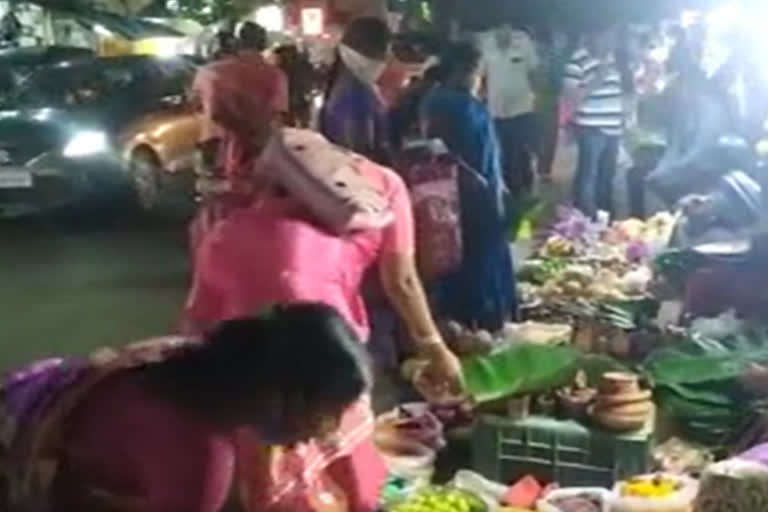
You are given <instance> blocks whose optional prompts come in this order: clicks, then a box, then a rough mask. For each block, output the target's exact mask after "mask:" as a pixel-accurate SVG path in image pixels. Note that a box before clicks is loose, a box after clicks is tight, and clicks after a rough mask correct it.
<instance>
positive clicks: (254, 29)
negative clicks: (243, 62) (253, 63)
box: [237, 21, 267, 51]
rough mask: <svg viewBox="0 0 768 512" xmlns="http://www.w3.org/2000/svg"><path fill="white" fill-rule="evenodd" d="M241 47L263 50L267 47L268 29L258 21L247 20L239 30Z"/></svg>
mask: <svg viewBox="0 0 768 512" xmlns="http://www.w3.org/2000/svg"><path fill="white" fill-rule="evenodd" d="M237 39H238V40H239V42H240V47H241V48H247V49H253V50H259V51H262V50H264V49H265V48H266V47H267V31H266V29H265V28H264V27H262V26H261V25H259V24H258V23H254V22H252V21H246V22H244V23H243V24H242V25H240V29H239V30H238V31H237Z"/></svg>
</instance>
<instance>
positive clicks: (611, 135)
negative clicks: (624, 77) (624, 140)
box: [564, 29, 624, 216]
mask: <svg viewBox="0 0 768 512" xmlns="http://www.w3.org/2000/svg"><path fill="white" fill-rule="evenodd" d="M615 48H616V33H615V30H614V29H607V30H604V31H603V32H601V33H600V34H598V35H596V36H595V37H594V38H593V39H592V40H591V42H590V44H588V45H587V46H586V47H584V48H581V49H579V50H577V51H576V53H574V54H573V56H572V57H571V60H570V62H569V63H568V64H567V66H566V69H565V83H564V87H565V94H566V98H567V100H568V101H570V103H571V106H572V108H573V124H574V125H575V128H576V137H577V141H578V146H579V158H578V165H577V169H576V176H575V177H574V184H573V196H574V205H575V206H576V207H577V208H579V209H580V210H582V211H583V212H584V213H586V214H588V215H593V216H594V215H595V213H596V212H597V211H598V210H605V211H608V212H611V211H612V210H613V204H612V190H613V179H614V176H615V174H616V166H617V162H618V156H619V141H620V138H621V135H622V131H623V126H624V107H623V99H622V94H623V91H622V81H621V74H620V72H619V69H618V67H617V63H616V59H615V57H614V52H615Z"/></svg>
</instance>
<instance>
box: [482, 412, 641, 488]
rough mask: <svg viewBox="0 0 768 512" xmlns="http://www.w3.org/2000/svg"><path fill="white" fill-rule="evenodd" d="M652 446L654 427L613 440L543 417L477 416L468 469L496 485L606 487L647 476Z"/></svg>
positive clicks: (612, 436)
mask: <svg viewBox="0 0 768 512" xmlns="http://www.w3.org/2000/svg"><path fill="white" fill-rule="evenodd" d="M652 443H653V422H649V424H648V425H647V426H646V428H644V429H642V430H640V431H637V432H633V433H630V434H625V435H617V434H614V433H609V432H605V431H601V430H598V429H594V428H587V427H586V426H584V425H582V424H580V423H577V422H575V421H559V420H555V419H552V418H548V417H543V416H531V417H529V418H527V419H524V420H510V419H507V418H502V417H498V416H481V417H480V418H479V420H478V422H477V425H476V426H475V429H474V432H473V433H472V465H473V467H474V469H475V471H477V472H479V473H481V474H482V475H483V476H485V477H487V478H490V479H492V480H495V481H497V482H504V483H511V482H515V481H517V480H518V479H520V478H522V477H524V476H526V475H533V476H534V477H536V478H537V479H538V480H539V481H542V482H557V483H559V484H560V485H562V486H579V487H581V486H600V487H610V486H612V485H613V484H614V483H615V482H616V481H618V480H621V479H624V478H626V477H629V476H633V475H639V474H644V473H647V472H648V471H649V469H650V451H651V447H652Z"/></svg>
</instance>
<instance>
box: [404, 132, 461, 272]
mask: <svg viewBox="0 0 768 512" xmlns="http://www.w3.org/2000/svg"><path fill="white" fill-rule="evenodd" d="M460 169H461V163H460V161H459V160H458V159H457V158H455V157H454V156H452V155H451V154H449V153H448V152H440V151H434V150H433V148H432V147H430V146H429V145H427V144H412V145H409V146H406V148H405V149H404V150H403V151H401V152H400V154H399V155H397V157H396V159H395V170H396V171H397V172H398V173H399V174H400V176H401V177H402V178H403V180H404V181H405V183H406V185H407V186H408V189H409V190H410V192H411V201H412V203H413V217H414V224H415V232H416V262H417V265H418V269H419V274H420V275H421V278H422V279H423V280H424V281H425V282H428V281H431V280H434V279H436V278H439V277H441V276H443V275H445V274H448V273H450V272H452V271H455V270H456V269H458V268H459V266H460V265H461V262H462V250H463V242H462V232H461V204H460V195H459V173H460Z"/></svg>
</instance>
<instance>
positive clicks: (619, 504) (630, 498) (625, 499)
mask: <svg viewBox="0 0 768 512" xmlns="http://www.w3.org/2000/svg"><path fill="white" fill-rule="evenodd" d="M698 490H699V485H698V482H697V481H696V480H694V479H692V478H690V477H687V476H678V475H671V474H666V473H663V474H653V475H642V476H637V477H634V478H630V479H629V480H626V481H624V482H619V483H618V484H617V485H616V488H615V489H614V492H615V494H616V496H615V497H614V499H613V503H612V507H611V510H612V512H693V502H694V500H695V498H696V495H697V494H698Z"/></svg>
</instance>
